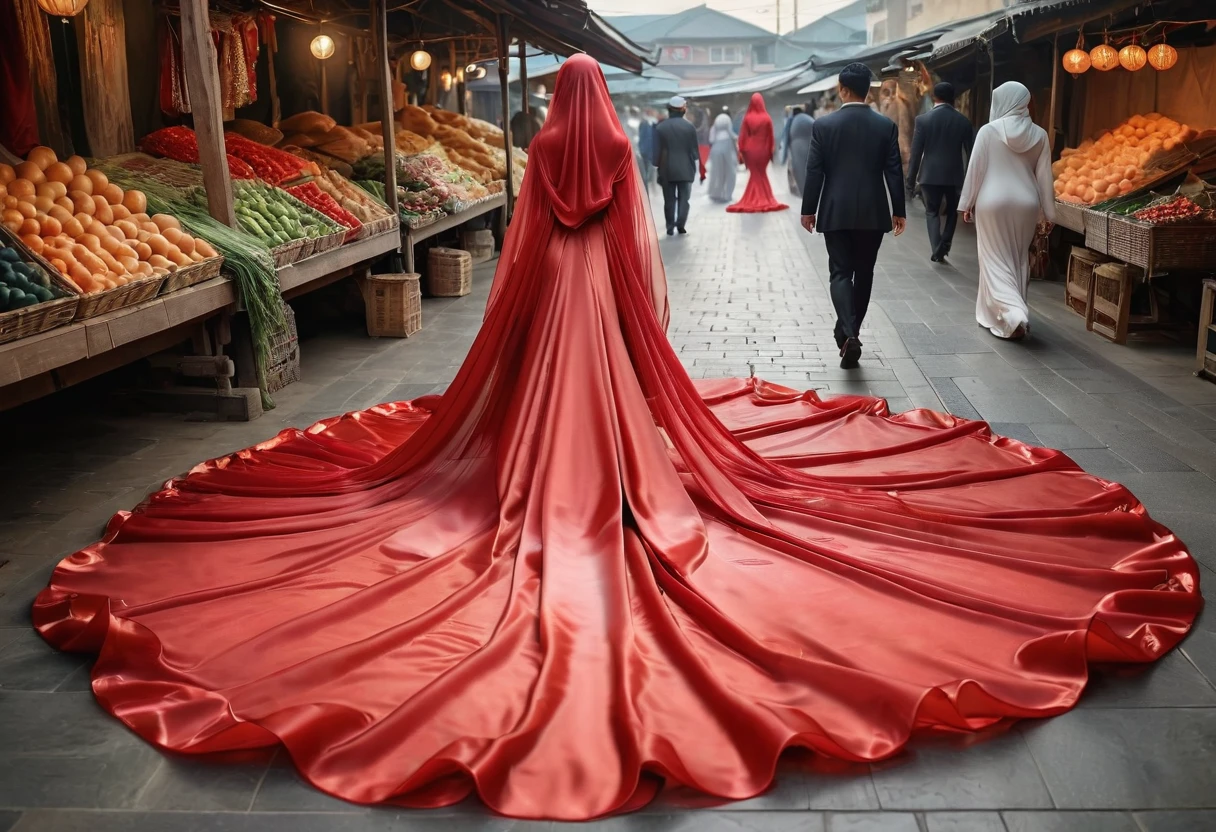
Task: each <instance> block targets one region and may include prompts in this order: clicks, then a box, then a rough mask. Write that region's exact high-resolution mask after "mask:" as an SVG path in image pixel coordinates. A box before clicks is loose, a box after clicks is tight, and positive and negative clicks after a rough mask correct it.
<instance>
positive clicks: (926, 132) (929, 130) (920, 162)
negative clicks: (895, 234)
mask: <svg viewBox="0 0 1216 832" xmlns="http://www.w3.org/2000/svg"><path fill="white" fill-rule="evenodd" d="M974 144H975V131H974V130H973V129H972V128H971V122H970V121H968V120H967V117H966V116H965V115H963V114H962V113H960V112H959V111H958V110H956V109H954V86H953V85H952V84H949V83H947V82H945V81H943V82H942V83H940V84H938V85H937V86H936V87H934V88H933V109H932V110H930V111H929V112H927V113H925V114H924V115H923V116H917V117H916V132H915V133H913V135H912V158H911V159H910V160H909V162H908V190H909V191H911V190H914V189H915V187H916V183H917V175H918V174H919V177H920V193H921V196H922V197H923V198H924V200H925V219H926V221H927V222H928V223H929V247H930V248H931V249H933V253H932V254H931V255H930V257H929V259H930V260H932V261H933V262H934V263H940V262H942V261H943V260H945V259H946V255H947V254H949V253H950V244H951V242H953V241H954V229H955V227H956V226H957V225H958V197H959V194H960V193H961V192H962V188H963V178H964V177H965V176H966V173H967V168H966V165H965V163H964V155H965V156H967V157H970V156H971V147H972V145H974ZM943 212H944V214H943ZM943 220H944V222H943ZM943 225H944V227H943Z"/></svg>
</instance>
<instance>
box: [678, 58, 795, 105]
mask: <svg viewBox="0 0 1216 832" xmlns="http://www.w3.org/2000/svg"><path fill="white" fill-rule="evenodd" d="M808 72H811V62H810V61H809V60H808V61H804V62H803V63H800V64H796V65H794V66H792V67H788V68H786V69H779V70H777V71H776V72H767V73H764V74H763V75H752V76H750V77H748V78H735V79H733V80H730V81H721V82H719V83H717V84H707V85H706V86H704V87H694V88H692V89H685V90H680V95H682V96H684V97H685V98H716V97H719V96H724V95H741V94H745V93H753V92H768V91H769V90H773V89H776V88H777V87H780V86H784V85H785V84H788V83H790V82H791V81H800V80H802V76H803V75H805V74H807V73H808Z"/></svg>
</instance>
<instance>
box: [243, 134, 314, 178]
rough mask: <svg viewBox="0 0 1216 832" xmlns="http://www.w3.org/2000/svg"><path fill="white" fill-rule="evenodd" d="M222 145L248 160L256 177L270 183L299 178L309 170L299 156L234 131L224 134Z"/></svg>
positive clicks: (307, 164) (306, 163)
mask: <svg viewBox="0 0 1216 832" xmlns="http://www.w3.org/2000/svg"><path fill="white" fill-rule="evenodd" d="M224 145H225V147H227V148H228V152H229V153H231V154H232V155H234V156H236V157H238V158H240V159H243V160H244V161H246V162H248V163H249V166H250V167H252V168H253V170H254V171H255V172H256V173H257V175H258V178H260V179H264V180H265V181H267V182H269V183H270V184H272V185H281V184H283V183H284V182H290V181H292V180H293V179H299V178H300V177H301V176H304V175H305V174H306V173H308V172H309V171H308V170H307V169H308V166H309V163H308V162H306V161H304V160H303V159H301V158H300V157H298V156H292V155H291V154H290V153H287V152H284V151H282V150H277V149H276V148H273V147H267V146H266V145H263V144H258V143H257V142H254V141H250V140H249V139H247V138H245V137H244V136H241V135H238V134H236V133H226V134H224Z"/></svg>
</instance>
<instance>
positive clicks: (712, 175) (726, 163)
mask: <svg viewBox="0 0 1216 832" xmlns="http://www.w3.org/2000/svg"><path fill="white" fill-rule="evenodd" d="M738 164H739V147H738V145H737V144H736V143H735V132H734V130H732V129H731V124H730V116H728V115H726V114H725V113H722V114H720V115H719V116H718V118H717V119H716V120H715V121H714V126H713V128H712V129H711V130H710V131H709V198H710V199H712V200H713V201H714V202H731V201H733V200H734V198H735V171H736V169H737V167H738Z"/></svg>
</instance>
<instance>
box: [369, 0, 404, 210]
mask: <svg viewBox="0 0 1216 832" xmlns="http://www.w3.org/2000/svg"><path fill="white" fill-rule="evenodd" d="M372 10H373V14H372V22H373V23H374V24H375V30H376V46H377V47H378V49H377V53H378V54H377V55H376V59H377V64H378V65H379V67H380V68H379V71H378V72H377V73H376V75H377V76H378V78H379V81H380V129H381V133H382V135H383V137H384V201H385V202H386V203H387V204H388V209H389V210H390V211H392V212H393V216H398V215H399V214H400V211H399V210H398V208H397V153H396V148H397V143H396V131H395V130H394V129H393V128H394V126H395V124H394V121H393V77H392V67H390V66H389V62H388V0H373V3H372Z"/></svg>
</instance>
